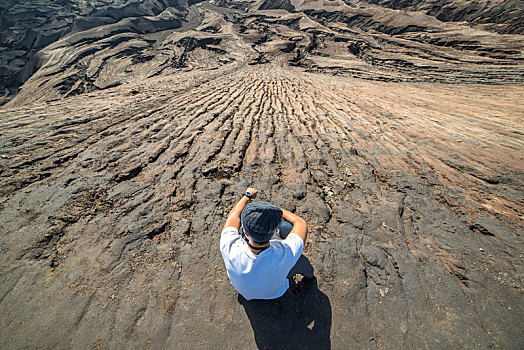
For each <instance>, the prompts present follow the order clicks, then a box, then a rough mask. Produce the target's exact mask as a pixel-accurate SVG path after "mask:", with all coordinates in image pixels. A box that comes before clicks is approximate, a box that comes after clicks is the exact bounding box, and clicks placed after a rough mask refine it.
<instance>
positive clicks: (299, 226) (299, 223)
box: [280, 208, 307, 244]
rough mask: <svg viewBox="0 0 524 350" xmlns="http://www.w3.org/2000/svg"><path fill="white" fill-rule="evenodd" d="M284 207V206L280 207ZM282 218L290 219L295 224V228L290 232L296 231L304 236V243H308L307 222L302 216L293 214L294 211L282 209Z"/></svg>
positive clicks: (301, 236)
mask: <svg viewBox="0 0 524 350" xmlns="http://www.w3.org/2000/svg"><path fill="white" fill-rule="evenodd" d="M280 209H282V208H280ZM282 212H283V214H282V218H283V219H284V220H286V221H289V223H291V225H293V228H292V229H291V232H290V233H295V234H297V235H299V236H300V238H302V241H304V244H306V237H307V224H306V222H305V221H304V219H302V218H301V217H300V216H298V215H296V214H293V213H292V212H290V211H288V210H285V209H282Z"/></svg>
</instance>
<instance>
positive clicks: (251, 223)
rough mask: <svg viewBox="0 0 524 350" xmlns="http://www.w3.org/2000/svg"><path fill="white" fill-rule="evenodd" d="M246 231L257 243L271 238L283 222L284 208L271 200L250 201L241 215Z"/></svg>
mask: <svg viewBox="0 0 524 350" xmlns="http://www.w3.org/2000/svg"><path fill="white" fill-rule="evenodd" d="M240 220H241V221H242V227H243V229H244V232H245V233H246V234H247V235H248V236H249V237H251V238H252V239H253V240H254V241H255V242H257V243H265V242H267V241H269V240H270V239H271V237H272V236H273V234H274V233H275V230H276V229H277V228H278V227H279V226H280V223H281V222H282V209H280V208H279V207H276V206H274V205H273V204H271V203H269V202H263V201H258V202H252V203H249V204H248V205H247V206H246V207H245V208H244V210H243V211H242V214H241V216H240Z"/></svg>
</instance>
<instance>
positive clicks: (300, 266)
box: [271, 220, 314, 278]
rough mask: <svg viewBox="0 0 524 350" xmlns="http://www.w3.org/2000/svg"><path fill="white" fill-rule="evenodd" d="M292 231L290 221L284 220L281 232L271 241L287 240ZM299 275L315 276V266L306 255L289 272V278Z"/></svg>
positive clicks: (301, 256)
mask: <svg viewBox="0 0 524 350" xmlns="http://www.w3.org/2000/svg"><path fill="white" fill-rule="evenodd" d="M291 229H293V225H291V223H290V222H289V221H286V220H283V221H282V223H281V224H280V230H279V231H280V232H276V233H275V234H274V235H273V237H271V239H286V237H287V235H289V233H290V232H291ZM297 274H299V275H302V276H304V277H308V278H311V277H313V276H314V269H313V266H312V265H311V263H310V262H309V260H308V258H306V256H305V255H304V254H302V255H300V258H299V259H298V261H297V263H296V264H295V266H293V267H292V268H291V270H290V271H289V273H288V277H293V276H294V275H297Z"/></svg>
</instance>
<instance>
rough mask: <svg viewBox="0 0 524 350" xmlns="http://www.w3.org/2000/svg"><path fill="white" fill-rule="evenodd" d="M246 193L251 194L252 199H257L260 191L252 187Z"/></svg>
mask: <svg viewBox="0 0 524 350" xmlns="http://www.w3.org/2000/svg"><path fill="white" fill-rule="evenodd" d="M246 192H249V193H251V199H255V198H257V193H258V190H257V189H255V188H252V187H249V188H248V189H247V190H246Z"/></svg>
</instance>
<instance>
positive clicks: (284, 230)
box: [271, 220, 293, 240]
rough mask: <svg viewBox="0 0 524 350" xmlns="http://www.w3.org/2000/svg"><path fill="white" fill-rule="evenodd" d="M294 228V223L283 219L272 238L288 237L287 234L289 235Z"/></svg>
mask: <svg viewBox="0 0 524 350" xmlns="http://www.w3.org/2000/svg"><path fill="white" fill-rule="evenodd" d="M292 229H293V225H291V223H290V222H289V221H286V220H282V223H281V224H280V227H279V229H278V230H277V232H275V234H274V235H273V237H271V239H280V240H282V239H286V237H287V235H289V233H290V232H291V230H292Z"/></svg>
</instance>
